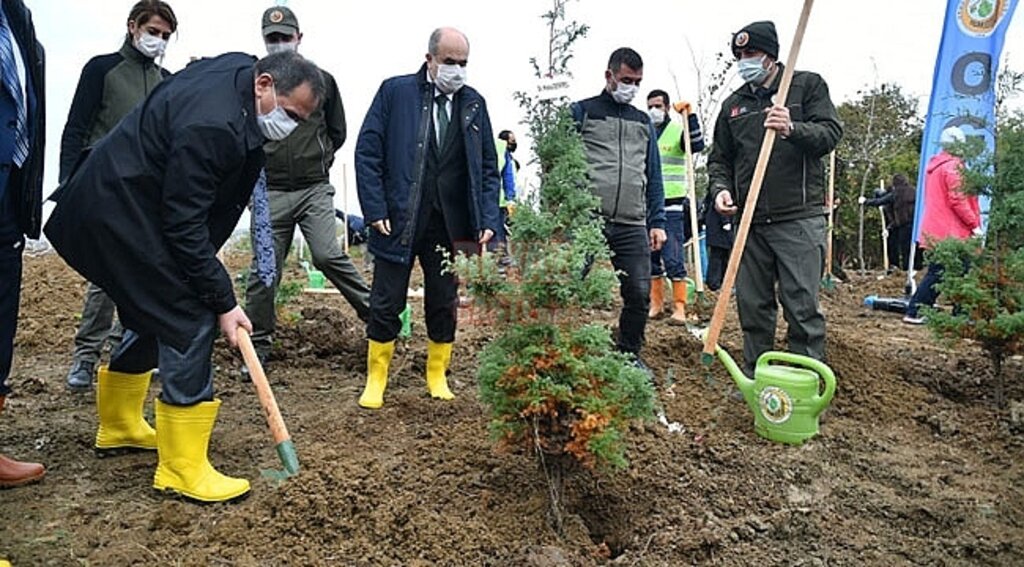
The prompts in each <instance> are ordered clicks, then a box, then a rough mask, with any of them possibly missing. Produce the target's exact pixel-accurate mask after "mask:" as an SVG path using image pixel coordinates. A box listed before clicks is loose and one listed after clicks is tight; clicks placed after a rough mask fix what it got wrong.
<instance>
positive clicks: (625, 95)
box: [612, 83, 640, 104]
mask: <svg viewBox="0 0 1024 567" xmlns="http://www.w3.org/2000/svg"><path fill="white" fill-rule="evenodd" d="M639 90H640V85H627V84H626V83H619V85H618V86H617V87H615V90H614V91H612V98H614V99H615V102H617V103H619V104H629V103H630V101H632V100H633V97H635V96H636V93H637V91H639Z"/></svg>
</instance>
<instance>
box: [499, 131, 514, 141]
mask: <svg viewBox="0 0 1024 567" xmlns="http://www.w3.org/2000/svg"><path fill="white" fill-rule="evenodd" d="M511 134H512V130H502V131H501V132H498V139H499V140H505V141H506V142H507V141H508V137H509V136H510V135H511Z"/></svg>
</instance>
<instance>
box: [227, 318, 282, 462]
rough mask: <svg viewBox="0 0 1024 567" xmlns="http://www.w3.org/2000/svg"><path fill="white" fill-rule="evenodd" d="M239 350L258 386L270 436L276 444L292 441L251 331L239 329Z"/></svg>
mask: <svg viewBox="0 0 1024 567" xmlns="http://www.w3.org/2000/svg"><path fill="white" fill-rule="evenodd" d="M238 348H239V350H241V351H242V358H243V359H245V365H246V367H248V368H249V377H251V378H252V383H253V384H254V385H255V386H256V395H257V396H259V398H260V405H262V406H263V413H265V414H266V416H267V425H269V426H270V434H271V435H273V436H274V443H275V444H277V443H282V442H284V441H288V440H289V439H291V436H290V435H288V428H287V427H285V425H284V419H282V418H281V410H280V409H278V407H277V400H276V399H274V392H273V391H272V390H271V389H270V383H269V382H267V375H266V374H264V373H263V365H261V364H260V358H259V357H258V356H256V349H255V348H253V346H252V339H250V338H249V331H246V330H245V329H243V328H241V327H239V328H238Z"/></svg>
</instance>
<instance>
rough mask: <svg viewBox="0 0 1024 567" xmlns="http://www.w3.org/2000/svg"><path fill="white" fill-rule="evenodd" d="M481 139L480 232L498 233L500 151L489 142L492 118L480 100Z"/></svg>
mask: <svg viewBox="0 0 1024 567" xmlns="http://www.w3.org/2000/svg"><path fill="white" fill-rule="evenodd" d="M480 103H481V104H480V116H481V120H480V139H481V140H484V142H483V143H482V144H480V148H481V153H482V155H481V158H482V159H483V162H482V163H481V164H480V165H481V173H482V174H483V179H481V187H480V200H481V202H480V204H479V205H480V217H481V218H480V220H481V222H482V223H483V226H482V227H479V228H480V230H483V229H490V230H491V232H493V233H495V234H497V233H498V223H499V222H501V216H500V215H499V213H498V191H500V190H501V187H499V186H500V185H501V177H500V176H499V174H498V150H497V148H495V147H494V144H493V143H490V142H489V140H494V132H493V131H492V129H491V117H490V115H489V114H488V113H487V103H486V102H484V101H483V99H481V100H480Z"/></svg>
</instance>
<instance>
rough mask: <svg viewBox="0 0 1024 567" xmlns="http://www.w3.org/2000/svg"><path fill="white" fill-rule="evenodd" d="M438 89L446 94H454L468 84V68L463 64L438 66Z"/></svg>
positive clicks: (436, 81) (435, 81)
mask: <svg viewBox="0 0 1024 567" xmlns="http://www.w3.org/2000/svg"><path fill="white" fill-rule="evenodd" d="M434 84H436V85H437V90H439V91H441V92H443V93H444V94H452V93H454V92H455V91H457V90H459V89H461V88H462V86H463V85H465V84H466V68H465V67H463V66H461V65H446V64H444V63H441V64H440V65H438V66H437V78H436V79H434Z"/></svg>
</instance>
